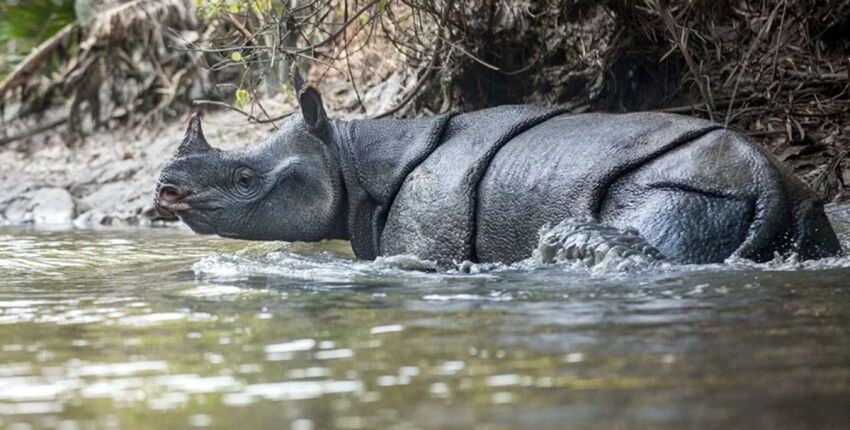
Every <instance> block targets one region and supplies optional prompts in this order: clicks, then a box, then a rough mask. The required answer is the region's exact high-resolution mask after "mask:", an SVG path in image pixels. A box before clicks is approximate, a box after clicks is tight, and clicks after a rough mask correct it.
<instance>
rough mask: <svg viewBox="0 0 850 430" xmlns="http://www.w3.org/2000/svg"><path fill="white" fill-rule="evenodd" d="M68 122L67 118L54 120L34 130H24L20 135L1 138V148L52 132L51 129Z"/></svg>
mask: <svg viewBox="0 0 850 430" xmlns="http://www.w3.org/2000/svg"><path fill="white" fill-rule="evenodd" d="M66 122H68V118H67V117H65V118H59V119H57V120H53V121H51V122H48V123H47V124H43V125H40V126H38V127H36V128H34V129H31V130H24V131H22V132H20V133H18V134H13V135H11V136H6V137H3V138H0V146H4V145H6V144H9V143H12V142H14V141H16V140H21V139H24V138H27V137H31V136H35V135H37V134H39V133H44V132H45V131H47V130H51V129H54V128H56V127H59V126H60V125H62V124H65V123H66Z"/></svg>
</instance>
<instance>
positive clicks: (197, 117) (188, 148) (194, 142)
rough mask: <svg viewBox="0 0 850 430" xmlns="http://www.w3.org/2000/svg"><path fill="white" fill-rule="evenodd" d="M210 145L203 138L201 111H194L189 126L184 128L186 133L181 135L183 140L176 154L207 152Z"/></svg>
mask: <svg viewBox="0 0 850 430" xmlns="http://www.w3.org/2000/svg"><path fill="white" fill-rule="evenodd" d="M211 149H212V147H211V146H210V144H209V143H207V139H206V138H204V131H203V130H202V129H201V113H200V112H195V114H194V115H192V119H191V120H189V127H187V128H186V135H185V136H184V137H183V142H181V143H180V146H179V147H178V148H177V155H178V156H183V155H188V154H192V153H198V152H207V151H209V150H211Z"/></svg>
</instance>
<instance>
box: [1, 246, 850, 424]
mask: <svg viewBox="0 0 850 430" xmlns="http://www.w3.org/2000/svg"><path fill="white" fill-rule="evenodd" d="M532 266H533V265H531V264H530V263H528V264H525V265H515V266H509V267H501V266H492V267H480V268H477V269H476V270H473V271H474V272H477V273H476V274H460V273H435V272H433V271H432V268H431V267H429V266H428V265H427V262H421V261H417V260H415V259H404V258H397V259H386V260H382V261H379V262H377V263H365V262H358V261H355V260H353V259H352V257H351V255H350V250H347V249H346V248H345V246H344V245H343V244H340V243H330V244H324V245H320V246H308V245H287V244H279V243H264V244H249V243H246V242H235V241H226V240H220V239H214V238H205V237H198V236H194V235H191V234H187V233H184V232H182V231H175V230H172V229H163V230H127V231H113V230H108V231H99V232H85V231H77V232H39V231H32V230H4V231H0V273H2V274H3V275H4V276H3V277H2V279H0V357H2V360H0V427H5V428H19V429H23V428H57V429H74V428H130V429H134V428H140V429H141V428H188V427H203V428H222V429H229V428H281V427H283V428H293V429H302V430H303V429H326V428H343V429H351V428H401V429H404V428H426V429H427V428H435V429H436V428H459V429H460V428H463V429H466V428H487V429H503V428H504V429H507V428H517V429H522V428H553V429H555V428H558V429H560V428H565V427H570V428H611V427H624V426H627V425H626V424H628V425H629V426H637V427H649V428H681V427H684V426H691V425H698V426H701V427H724V426H736V427H739V426H754V427H774V426H779V427H789V426H792V427H793V426H798V425H802V424H803V423H805V424H807V425H811V426H819V427H840V426H843V425H844V424H846V422H847V420H848V419H850V411H848V410H847V409H846V404H847V402H848V401H850V300H848V299H850V278H848V274H850V271H848V269H847V267H849V266H848V259H846V258H844V259H834V260H830V261H825V262H819V263H800V262H795V261H784V262H772V263H770V264H766V265H753V264H751V263H747V262H733V263H731V264H727V265H723V266H720V265H718V266H700V267H676V268H671V269H669V270H666V271H652V272H646V273H636V274H621V273H611V274H606V275H602V276H600V275H599V274H595V273H593V272H592V271H580V270H579V271H576V270H568V269H566V268H563V267H549V268H539V267H532ZM467 269H468V268H467Z"/></svg>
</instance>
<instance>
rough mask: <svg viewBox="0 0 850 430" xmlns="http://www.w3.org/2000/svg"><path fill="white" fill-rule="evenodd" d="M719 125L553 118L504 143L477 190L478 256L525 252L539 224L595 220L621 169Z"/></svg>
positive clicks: (511, 257)
mask: <svg viewBox="0 0 850 430" xmlns="http://www.w3.org/2000/svg"><path fill="white" fill-rule="evenodd" d="M717 128H719V126H717V125H715V124H712V123H709V122H707V121H704V120H699V119H695V118H688V117H681V116H677V115H667V114H658V113H635V114H623V115H612V114H581V115H565V116H559V117H556V118H552V119H550V120H549V121H546V122H545V123H542V124H540V125H538V126H536V127H534V128H531V129H529V130H527V131H526V132H525V133H522V134H520V135H518V136H516V137H515V138H514V139H512V140H511V141H510V142H509V143H507V144H506V145H504V147H502V149H501V150H500V151H499V153H498V154H497V155H496V156H495V157H494V158H493V160H492V162H491V164H490V166H489V169H488V170H487V173H486V174H485V175H484V177H483V179H482V181H481V183H480V185H479V189H478V201H477V205H478V207H477V210H476V222H475V225H476V227H477V231H476V236H475V253H476V257H477V259H478V260H479V261H516V260H520V259H523V258H526V257H528V256H529V255H530V254H531V250H532V249H533V247H534V245H535V244H536V241H537V236H538V231H539V230H540V227H541V226H543V225H544V224H547V223H549V224H556V223H558V222H560V221H561V220H563V219H566V218H593V219H598V215H599V211H600V206H601V204H602V201H603V200H604V196H605V195H606V193H607V191H608V189H609V187H610V186H611V185H612V184H613V183H614V182H616V181H617V180H618V179H619V178H620V177H622V176H623V175H626V174H628V173H629V172H631V171H634V170H636V169H638V168H639V167H640V166H641V165H643V164H644V163H646V162H648V161H649V160H652V159H654V158H656V157H658V156H660V155H661V154H664V153H665V152H667V151H670V150H672V149H674V148H677V147H679V146H680V145H682V144H684V143H686V142H689V141H691V140H693V139H696V138H698V137H700V136H702V135H705V134H706V133H709V132H711V131H712V130H715V129H717Z"/></svg>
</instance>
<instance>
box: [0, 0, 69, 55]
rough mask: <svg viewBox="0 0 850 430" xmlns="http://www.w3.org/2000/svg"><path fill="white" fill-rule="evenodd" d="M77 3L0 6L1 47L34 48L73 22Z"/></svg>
mask: <svg viewBox="0 0 850 430" xmlns="http://www.w3.org/2000/svg"><path fill="white" fill-rule="evenodd" d="M74 1H75V0H27V1H22V2H20V3H17V4H6V5H3V6H0V43H4V42H7V41H9V40H15V41H17V42H18V43H19V44H23V45H27V46H25V47H23V49H27V48H28V47H32V46H35V45H37V44H39V43H40V42H42V41H44V40H45V39H47V38H49V37H50V36H52V35H54V34H56V32H57V31H59V30H61V29H62V27H64V26H66V25H68V24H70V23H72V22H74V21H75V20H76V19H77V17H76V14H75V13H74Z"/></svg>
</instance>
